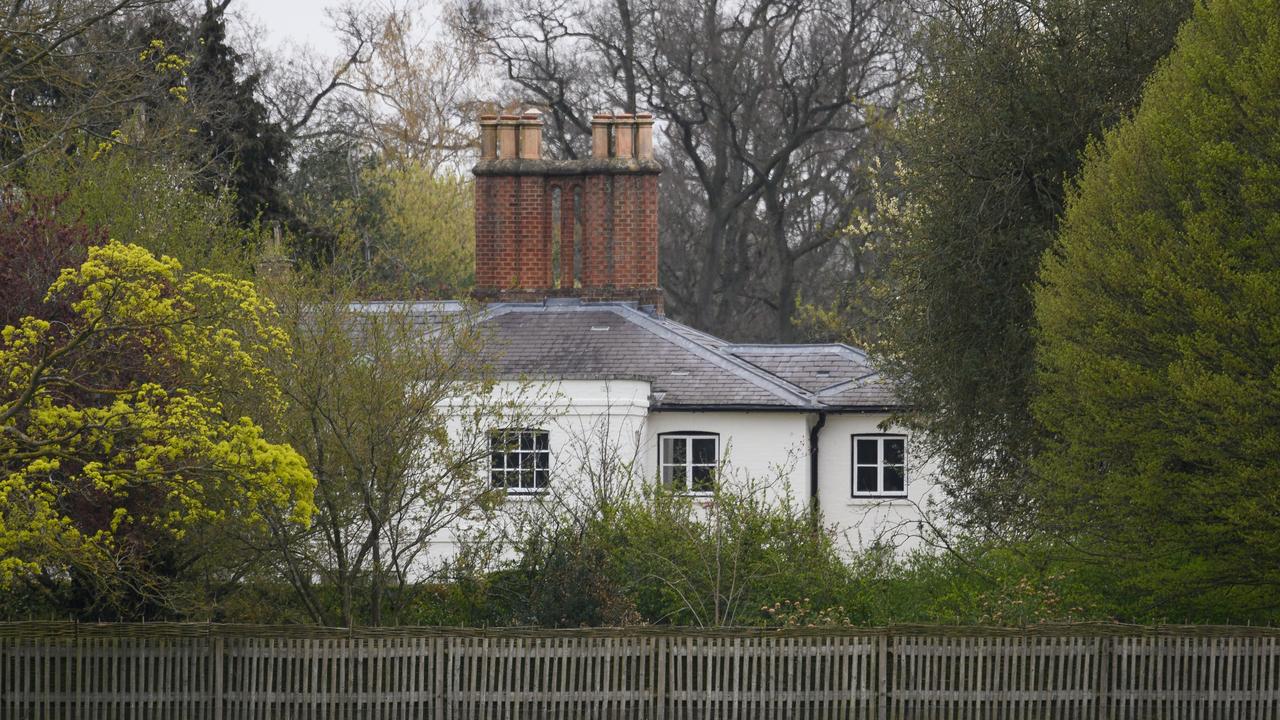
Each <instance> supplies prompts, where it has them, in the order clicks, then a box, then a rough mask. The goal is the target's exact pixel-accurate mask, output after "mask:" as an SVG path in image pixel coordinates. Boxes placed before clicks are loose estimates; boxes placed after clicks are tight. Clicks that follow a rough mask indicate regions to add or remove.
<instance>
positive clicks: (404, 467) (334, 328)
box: [271, 292, 539, 626]
mask: <svg viewBox="0 0 1280 720" xmlns="http://www.w3.org/2000/svg"><path fill="white" fill-rule="evenodd" d="M285 304H286V306H287V307H288V310H287V315H288V316H289V317H291V318H292V319H293V339H294V349H293V358H292V360H291V361H289V362H288V363H287V364H286V367H285V368H284V369H283V370H282V371H281V374H282V377H284V378H285V392H286V394H287V396H288V401H287V405H288V409H287V412H286V415H287V418H288V428H289V430H288V440H289V441H290V443H291V444H292V445H293V446H294V447H295V448H297V449H298V451H299V452H301V453H302V454H303V455H304V456H305V457H306V458H307V461H308V464H309V465H310V467H311V469H312V472H313V474H314V475H315V477H316V483H317V484H316V495H315V496H316V506H317V514H316V517H315V520H314V521H313V523H312V526H311V527H310V528H309V529H308V530H306V531H303V532H298V531H293V530H291V529H290V528H288V527H287V526H283V525H281V526H280V527H279V528H278V532H277V533H275V536H274V548H272V550H273V552H272V554H271V556H272V557H274V558H276V562H277V563H278V568H277V570H278V572H279V573H280V574H281V575H282V576H283V577H284V578H285V579H286V580H287V581H288V583H289V584H290V585H291V586H292V587H293V589H294V591H295V594H296V595H297V597H298V599H299V601H300V602H301V603H302V605H303V607H305V608H306V611H307V612H308V613H309V615H310V616H311V618H312V619H313V620H314V621H316V622H321V623H340V624H343V625H347V626H349V625H350V624H352V623H353V622H357V621H359V622H367V623H369V624H373V625H381V624H384V623H388V622H390V623H397V622H402V620H401V617H402V615H401V613H402V612H403V611H404V610H405V608H406V607H407V606H408V605H409V604H410V603H411V602H412V601H413V599H414V597H415V595H414V591H415V589H416V588H418V587H419V583H421V582H422V581H426V580H428V579H429V578H430V571H431V569H432V567H433V566H434V565H435V564H437V563H439V562H440V561H441V559H442V558H440V557H433V556H432V552H431V551H432V547H433V545H434V544H435V543H436V542H437V541H439V540H441V535H442V532H443V531H445V530H446V529H449V528H456V527H459V526H463V525H465V524H466V523H468V522H470V521H478V520H481V519H484V518H485V517H487V516H488V514H489V512H490V511H491V510H492V507H493V505H494V501H496V499H497V498H495V497H493V495H494V493H495V492H500V491H499V490H495V489H494V488H493V486H492V485H491V484H490V482H489V478H488V477H487V475H486V474H485V473H484V472H483V468H484V466H485V463H486V462H487V460H488V458H489V454H490V450H491V448H490V444H489V443H490V431H491V430H492V429H493V428H495V427H497V428H502V427H521V426H525V425H529V424H537V423H538V422H539V421H538V420H537V419H536V418H534V417H531V413H534V412H536V408H537V407H539V404H538V403H537V402H534V398H526V397H525V396H524V393H523V391H522V390H521V389H519V388H518V387H517V388H516V389H515V390H511V389H510V388H508V390H507V391H506V392H501V393H500V392H496V391H497V390H498V389H499V388H498V384H497V382H496V381H495V380H494V379H493V377H492V375H491V374H490V373H489V372H488V371H487V370H486V368H485V353H484V351H483V348H484V345H485V338H484V334H483V332H482V330H481V329H480V328H478V327H477V326H475V325H473V324H471V323H470V322H469V320H468V319H467V317H466V316H465V315H460V314H456V313H445V314H442V315H439V316H434V318H433V319H434V322H427V323H424V322H423V320H424V317H426V316H424V315H423V313H422V309H421V308H417V309H414V308H411V307H408V306H400V305H393V304H378V305H350V304H348V303H347V302H346V300H345V299H343V298H342V297H341V295H340V296H339V298H338V299H335V298H333V297H328V298H325V297H321V296H319V295H317V294H313V293H310V292H305V293H299V294H298V295H296V296H295V297H294V298H293V299H292V300H287V301H286V303H285ZM530 408H533V410H530ZM335 596H336V600H333V598H335Z"/></svg>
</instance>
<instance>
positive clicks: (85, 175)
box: [23, 148, 260, 298]
mask: <svg viewBox="0 0 1280 720" xmlns="http://www.w3.org/2000/svg"><path fill="white" fill-rule="evenodd" d="M23 192H24V193H26V194H27V195H29V196H30V197H33V198H45V197H47V198H58V202H57V203H53V209H54V210H55V211H56V216H57V217H58V218H60V219H61V221H62V224H63V225H65V226H76V225H79V224H83V225H87V226H88V227H90V228H92V229H93V230H94V231H95V232H97V233H99V234H100V235H101V241H102V242H105V240H106V233H107V232H108V231H109V234H110V236H111V237H112V238H113V239H115V240H118V241H120V242H123V243H127V244H132V245H140V246H142V247H144V248H146V249H147V250H150V251H151V252H152V253H153V254H155V255H167V256H169V257H172V258H174V259H175V260H177V261H178V262H179V263H181V264H182V266H183V267H184V268H187V269H200V270H205V271H219V272H227V273H230V274H233V275H236V276H240V277H244V276H247V275H248V271H249V261H250V258H251V257H252V255H251V253H250V249H251V248H255V247H256V246H257V245H258V240H259V237H260V231H259V230H258V229H256V227H255V228H246V227H244V226H242V225H241V224H240V222H239V220H238V218H237V216H236V207H235V203H234V198H233V197H232V196H230V195H229V194H226V193H221V194H218V195H207V194H205V193H204V192H202V191H201V190H200V189H199V187H198V182H197V180H196V178H195V176H194V173H193V172H192V171H191V169H190V168H189V167H188V166H186V165H184V164H183V163H182V162H181V161H180V160H177V159H174V158H169V159H157V158H151V157H147V156H146V155H143V154H140V153H136V152H133V151H132V149H129V148H120V149H113V150H110V151H106V152H101V153H97V154H96V157H94V156H93V155H92V154H90V153H87V152H78V153H73V154H72V155H69V156H57V157H53V156H46V157H41V158H34V159H32V160H31V161H30V163H29V165H28V168H27V171H26V172H25V173H24V174H23ZM98 244H101V242H99V243H98ZM80 259H83V258H79V259H77V261H76V262H74V263H70V262H63V263H62V264H61V265H55V267H69V266H71V265H77V264H79V260H80ZM55 277H56V273H55ZM52 279H53V278H49V282H52ZM45 287H48V282H46V283H45ZM39 294H40V293H39V292H37V293H34V294H33V296H34V297H37V298H38V297H39Z"/></svg>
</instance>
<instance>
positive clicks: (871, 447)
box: [853, 435, 907, 497]
mask: <svg viewBox="0 0 1280 720" xmlns="http://www.w3.org/2000/svg"><path fill="white" fill-rule="evenodd" d="M906 458H907V439H906V438H905V437H903V436H901V435H854V436H853V495H854V497H859V496H872V497H905V496H906V494H907V462H906Z"/></svg>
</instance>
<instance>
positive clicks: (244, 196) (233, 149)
mask: <svg viewBox="0 0 1280 720" xmlns="http://www.w3.org/2000/svg"><path fill="white" fill-rule="evenodd" d="M230 2H231V0H219V2H218V3H217V4H214V3H213V2H212V0H205V10H204V13H203V14H202V15H201V16H200V19H199V24H198V26H197V28H196V32H195V34H194V35H195V38H194V39H195V46H194V47H193V48H192V59H191V63H190V66H189V67H187V69H186V73H187V77H188V78H189V80H188V84H189V86H190V92H189V97H190V98H191V101H192V102H193V103H196V104H198V105H200V106H201V111H202V112H201V117H202V120H201V122H200V125H199V126H198V127H197V133H196V135H197V137H199V139H200V140H201V141H202V142H203V148H202V149H203V150H204V152H207V153H208V167H207V169H206V170H205V171H204V172H203V173H202V177H203V180H204V183H205V186H206V187H205V189H206V191H207V192H210V193H213V192H215V191H217V190H218V189H219V187H220V186H222V185H224V184H225V185H226V186H227V187H229V188H230V189H231V191H232V193H233V196H234V198H235V202H236V209H237V210H238V214H239V217H240V220H241V222H245V223H248V222H252V221H253V220H255V219H256V218H257V217H258V215H259V213H266V214H267V216H268V217H280V215H281V213H282V212H283V210H284V208H283V206H282V203H281V199H280V197H279V186H280V182H281V176H282V175H283V172H284V163H285V161H286V160H287V158H288V154H289V143H288V138H287V136H286V134H285V131H284V128H282V127H281V126H280V124H279V123H278V122H275V121H273V120H272V119H271V118H270V117H269V115H268V112H267V108H266V106H264V105H263V104H262V102H260V101H259V100H258V97H257V94H258V90H259V84H260V78H259V76H258V75H257V74H254V73H250V74H249V75H247V76H245V77H241V71H242V65H243V64H244V58H243V57H242V56H241V55H240V53H238V52H237V51H236V50H235V49H234V48H232V47H231V45H230V44H228V42H227V21H226V9H227V6H228V5H229V4H230Z"/></svg>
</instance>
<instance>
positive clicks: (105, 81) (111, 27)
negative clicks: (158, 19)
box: [0, 0, 186, 177]
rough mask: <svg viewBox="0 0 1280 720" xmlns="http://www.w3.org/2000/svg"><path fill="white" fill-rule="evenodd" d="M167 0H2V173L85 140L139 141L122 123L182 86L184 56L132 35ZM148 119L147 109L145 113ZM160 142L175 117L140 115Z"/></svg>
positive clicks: (166, 100)
mask: <svg viewBox="0 0 1280 720" xmlns="http://www.w3.org/2000/svg"><path fill="white" fill-rule="evenodd" d="M174 4H175V2H174V0H50V1H48V2H22V1H20V0H15V1H13V2H8V3H5V7H4V8H3V9H0V14H2V15H3V16H4V18H5V32H3V33H0V90H3V97H4V102H3V104H0V174H3V175H7V176H10V177H12V174H13V173H14V172H15V171H17V170H20V169H21V168H22V167H23V166H24V164H25V163H26V162H27V161H28V160H30V159H31V158H33V157H38V156H40V155H43V154H57V153H61V152H64V151H65V150H66V148H68V147H74V146H76V145H78V144H80V143H82V142H83V141H84V140H86V139H88V140H89V142H90V143H91V145H92V146H94V147H96V146H98V145H99V144H100V143H101V144H104V145H113V144H114V145H119V144H135V145H139V144H142V143H141V137H140V136H141V135H142V133H139V132H126V130H127V129H128V128H127V127H126V124H127V123H129V122H133V123H134V124H135V127H134V129H135V130H136V129H138V128H137V127H136V125H137V123H139V122H140V121H143V119H142V118H141V117H139V115H140V113H139V111H140V110H141V109H143V108H146V107H152V108H155V107H172V106H173V105H174V104H175V103H173V102H170V101H171V100H172V99H173V98H174V97H176V96H178V95H182V94H183V93H185V90H186V85H185V80H184V78H183V72H182V71H183V69H184V68H185V60H184V59H183V58H182V57H181V56H180V55H178V54H174V53H173V52H172V51H171V49H170V48H168V47H167V46H166V45H165V43H164V42H162V41H161V42H160V43H159V44H153V43H152V42H151V41H152V40H154V39H157V38H153V37H139V36H137V35H130V33H129V28H132V27H138V26H141V25H143V24H145V22H146V17H147V16H148V14H150V13H151V12H154V11H160V10H164V9H167V8H171V7H172V6H173V5H174ZM152 120H154V118H152ZM144 124H147V125H149V132H147V133H145V135H146V138H147V139H146V143H145V144H147V145H149V146H150V147H152V148H155V147H157V146H162V145H163V144H164V143H165V142H167V141H168V140H171V139H172V138H173V136H174V135H175V134H177V133H178V132H182V133H185V126H184V125H182V124H181V123H165V124H164V127H163V128H162V127H161V123H156V122H149V123H147V122H144Z"/></svg>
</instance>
